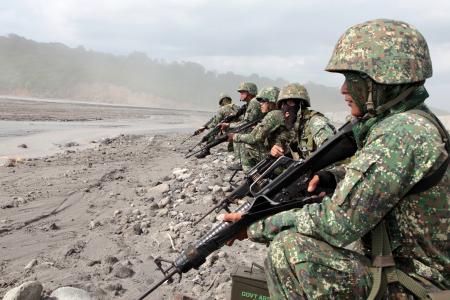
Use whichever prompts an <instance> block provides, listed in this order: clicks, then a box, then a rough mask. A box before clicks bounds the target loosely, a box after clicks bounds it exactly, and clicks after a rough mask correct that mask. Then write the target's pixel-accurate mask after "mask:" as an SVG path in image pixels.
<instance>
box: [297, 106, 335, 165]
mask: <svg viewBox="0 0 450 300" xmlns="http://www.w3.org/2000/svg"><path fill="white" fill-rule="evenodd" d="M293 130H294V134H293V136H295V137H296V138H295V139H294V141H293V142H294V143H293V144H295V145H291V152H295V153H297V154H298V155H299V158H307V157H308V156H309V155H310V154H311V153H312V152H314V151H315V150H316V149H317V148H318V147H319V146H321V145H322V144H323V143H324V142H325V141H326V140H327V139H328V138H329V137H330V136H333V135H334V126H333V125H332V124H331V122H330V120H328V118H327V117H325V116H324V115H322V114H321V113H319V112H316V111H313V110H309V109H302V110H299V112H298V113H297V120H296V121H295V125H294V128H293ZM293 156H294V155H293Z"/></svg>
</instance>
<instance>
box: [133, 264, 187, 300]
mask: <svg viewBox="0 0 450 300" xmlns="http://www.w3.org/2000/svg"><path fill="white" fill-rule="evenodd" d="M177 273H179V272H178V270H176V269H175V270H173V271H172V272H170V273H169V275H167V276H165V277H164V278H163V279H161V280H160V281H159V282H158V283H157V284H155V285H154V286H153V287H152V288H151V289H149V290H148V291H147V292H145V294H143V295H142V296H140V297H139V298H138V299H137V300H143V299H144V298H145V297H147V296H148V295H150V294H151V293H152V292H153V291H154V290H156V289H157V288H158V287H159V286H160V285H161V284H163V283H164V282H166V281H167V280H169V279H170V278H172V276H173V275H175V274H177Z"/></svg>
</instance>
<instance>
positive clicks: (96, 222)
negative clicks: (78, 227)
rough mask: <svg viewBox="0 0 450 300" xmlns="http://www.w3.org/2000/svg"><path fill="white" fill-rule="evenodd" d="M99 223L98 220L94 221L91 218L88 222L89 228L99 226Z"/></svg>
mask: <svg viewBox="0 0 450 300" xmlns="http://www.w3.org/2000/svg"><path fill="white" fill-rule="evenodd" d="M100 225H101V223H100V222H99V221H94V220H92V221H91V222H90V223H89V229H91V230H92V229H94V228H95V227H97V226H100Z"/></svg>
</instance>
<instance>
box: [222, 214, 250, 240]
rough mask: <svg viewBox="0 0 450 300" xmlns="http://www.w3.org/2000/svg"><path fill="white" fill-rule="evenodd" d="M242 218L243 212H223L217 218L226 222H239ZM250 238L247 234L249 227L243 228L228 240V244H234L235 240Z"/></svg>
mask: <svg viewBox="0 0 450 300" xmlns="http://www.w3.org/2000/svg"><path fill="white" fill-rule="evenodd" d="M241 218H242V213H228V214H221V215H218V216H217V219H218V220H220V221H224V222H237V221H239V220H240V219H241ZM246 238H248V235H247V228H246V227H245V228H242V229H241V231H239V233H238V234H237V235H236V236H235V237H233V238H232V239H231V240H229V241H227V246H231V245H233V243H234V241H235V240H239V241H242V240H244V239H246Z"/></svg>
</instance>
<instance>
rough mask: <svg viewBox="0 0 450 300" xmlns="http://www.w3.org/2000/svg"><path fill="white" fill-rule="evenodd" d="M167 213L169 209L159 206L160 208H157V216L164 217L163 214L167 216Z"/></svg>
mask: <svg viewBox="0 0 450 300" xmlns="http://www.w3.org/2000/svg"><path fill="white" fill-rule="evenodd" d="M168 213H169V210H168V209H167V208H161V209H160V210H158V212H157V214H156V215H157V216H158V217H164V216H167V214H168Z"/></svg>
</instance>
